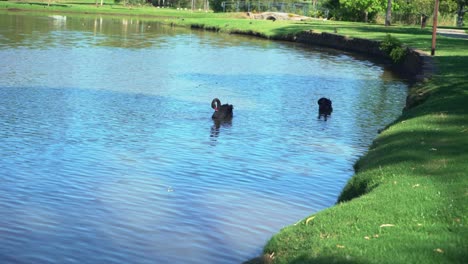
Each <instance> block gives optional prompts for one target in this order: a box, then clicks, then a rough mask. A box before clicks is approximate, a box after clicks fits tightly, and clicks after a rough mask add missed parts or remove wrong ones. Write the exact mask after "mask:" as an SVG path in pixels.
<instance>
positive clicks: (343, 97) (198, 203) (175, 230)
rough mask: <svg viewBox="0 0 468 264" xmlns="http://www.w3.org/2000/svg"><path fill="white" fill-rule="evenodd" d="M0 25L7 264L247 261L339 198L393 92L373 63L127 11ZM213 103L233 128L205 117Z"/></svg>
mask: <svg viewBox="0 0 468 264" xmlns="http://www.w3.org/2000/svg"><path fill="white" fill-rule="evenodd" d="M0 23H1V25H2V27H1V28H0V146H1V147H0V181H1V184H0V215H1V217H0V259H2V262H4V263H241V262H242V261H245V260H247V259H250V258H252V257H255V256H257V255H258V254H260V253H261V251H262V247H263V246H264V244H265V243H266V242H267V241H268V239H269V238H270V237H271V236H272V235H274V234H275V233H276V232H278V231H279V230H280V229H281V228H283V227H285V226H287V225H291V224H294V223H295V222H297V221H299V220H300V219H302V218H304V217H307V216H309V215H310V214H313V213H315V212H317V211H319V210H322V209H324V208H327V207H330V206H332V205H333V204H334V203H335V202H336V200H337V197H338V195H339V194H340V192H341V190H342V189H343V187H344V185H345V184H346V182H347V181H348V180H349V178H350V177H351V176H352V175H353V164H354V162H355V161H356V160H357V159H358V158H359V157H360V156H362V155H363V154H365V152H366V150H367V149H368V147H369V145H370V144H371V142H372V140H373V139H374V138H375V137H376V136H377V131H378V130H379V129H381V128H383V127H384V126H385V125H387V124H388V123H390V122H392V121H393V120H395V119H396V118H397V117H398V116H399V114H400V113H401V111H402V108H403V107H404V104H405V97H406V94H407V89H408V84H407V83H405V82H404V81H402V80H400V79H398V78H397V76H394V75H393V74H392V73H391V72H390V71H388V70H387V69H386V67H385V66H383V65H380V64H378V63H376V62H373V61H370V60H367V59H365V58H361V57H358V56H355V55H352V54H349V53H345V52H340V51H334V50H330V49H323V48H317V47H315V48H314V47H307V46H304V45H299V44H294V43H286V42H274V41H268V40H263V39H256V38H251V37H245V36H236V35H228V34H220V33H212V32H204V31H190V30H188V29H184V28H173V27H168V26H163V25H160V24H158V23H156V22H151V21H145V20H139V19H131V18H126V19H122V18H120V19H117V18H104V17H99V16H68V15H67V16H60V15H49V16H48V15H25V14H21V13H11V14H5V13H3V14H0ZM215 97H217V98H219V99H220V100H221V102H222V103H229V104H232V105H234V118H233V119H232V120H231V121H230V122H223V123H216V122H214V121H213V120H212V119H211V115H212V113H213V109H211V106H210V104H211V100H212V99H213V98H215ZM320 97H327V98H330V99H331V100H332V101H333V108H334V110H333V113H332V114H331V116H330V117H328V118H327V119H326V120H325V119H324V118H318V114H317V111H318V105H317V100H318V99H319V98H320Z"/></svg>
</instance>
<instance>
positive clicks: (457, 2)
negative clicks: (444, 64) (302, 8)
mask: <svg viewBox="0 0 468 264" xmlns="http://www.w3.org/2000/svg"><path fill="white" fill-rule="evenodd" d="M318 2H320V3H321V4H322V6H324V7H327V8H328V9H329V10H330V13H329V14H330V16H332V17H333V18H334V19H336V20H347V21H365V22H368V21H375V20H376V19H377V18H379V17H380V18H381V17H382V16H384V17H385V25H387V26H388V25H391V23H392V20H393V19H396V20H397V21H399V22H403V23H420V21H421V17H422V16H426V17H428V16H431V15H432V13H433V12H434V3H435V0H321V1H320V0H319V1H318ZM466 12H468V0H443V1H440V7H439V13H440V14H442V15H445V16H446V17H452V18H453V17H454V16H455V15H456V16H457V26H462V25H463V19H464V15H465V13H466ZM394 15H395V16H394ZM449 20H450V18H447V21H449ZM452 21H453V20H452Z"/></svg>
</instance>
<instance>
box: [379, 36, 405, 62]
mask: <svg viewBox="0 0 468 264" xmlns="http://www.w3.org/2000/svg"><path fill="white" fill-rule="evenodd" d="M380 50H382V51H384V52H385V53H387V54H388V55H389V56H390V58H391V59H392V61H393V62H394V63H400V62H401V61H402V60H403V59H404V58H405V56H406V53H407V48H406V47H404V46H403V44H402V43H401V41H400V40H399V39H397V38H395V37H392V35H390V34H387V36H385V38H384V40H383V41H382V42H381V43H380Z"/></svg>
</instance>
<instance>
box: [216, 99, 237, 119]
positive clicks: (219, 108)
mask: <svg viewBox="0 0 468 264" xmlns="http://www.w3.org/2000/svg"><path fill="white" fill-rule="evenodd" d="M211 108H213V109H214V110H215V111H214V113H213V115H212V116H211V118H213V119H216V120H221V119H230V118H232V109H233V106H232V105H230V104H223V105H221V101H220V100H219V99H218V98H215V99H213V101H211Z"/></svg>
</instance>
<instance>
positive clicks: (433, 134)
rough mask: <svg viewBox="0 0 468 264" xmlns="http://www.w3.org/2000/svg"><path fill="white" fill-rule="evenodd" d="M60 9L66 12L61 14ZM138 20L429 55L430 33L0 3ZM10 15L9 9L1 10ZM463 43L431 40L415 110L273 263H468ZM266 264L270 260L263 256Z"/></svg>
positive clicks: (279, 246)
mask: <svg viewBox="0 0 468 264" xmlns="http://www.w3.org/2000/svg"><path fill="white" fill-rule="evenodd" d="M62 5H63V6H62ZM23 9H27V10H28V12H58V13H65V12H77V13H87V14H93V13H94V12H95V13H104V14H108V15H126V16H139V17H145V19H154V20H158V21H161V22H163V23H167V24H173V25H180V26H197V27H201V28H209V29H212V30H217V31H221V32H240V33H255V34H258V35H260V36H263V37H268V38H276V37H280V36H283V35H285V34H294V33H297V32H300V31H303V30H311V29H312V30H314V31H318V32H334V31H337V32H338V34H343V35H346V36H350V37H362V38H368V39H377V40H381V39H383V38H384V36H385V35H386V34H387V33H391V34H392V36H395V37H397V38H398V39H400V40H402V41H403V42H404V43H405V44H407V45H409V46H411V47H414V48H418V49H421V50H423V51H426V52H429V51H430V47H431V32H430V30H431V29H430V28H428V29H425V30H421V29H419V28H417V27H399V26H393V27H389V28H385V27H382V26H378V25H369V24H361V23H349V22H334V21H298V22H290V21H276V22H271V21H260V20H249V19H244V18H242V15H241V14H213V13H205V12H190V11H178V10H167V9H164V10H163V9H156V8H148V7H138V8H135V7H134V8H129V7H123V6H111V5H104V6H103V7H98V8H97V7H95V6H94V5H89V4H71V3H56V5H52V6H51V7H47V6H46V5H44V3H42V4H40V5H39V4H33V5H29V4H25V3H20V4H15V3H11V2H0V10H2V12H15V11H19V10H23ZM8 10H9V11H8ZM467 59H468V40H464V39H454V38H447V37H443V36H438V40H437V51H436V56H435V57H434V62H435V64H436V68H437V71H436V73H435V74H434V75H433V77H432V78H431V79H430V80H428V81H426V82H424V83H420V84H417V85H415V86H414V87H413V88H412V90H411V93H412V94H413V95H414V96H415V98H418V99H420V103H419V104H418V105H416V106H415V107H413V108H411V109H407V110H405V111H404V112H403V113H402V115H401V117H400V118H399V119H398V120H396V121H395V122H394V123H393V124H391V125H390V126H389V127H388V128H387V129H385V130H384V131H383V132H382V133H381V134H380V135H379V136H378V137H377V138H376V140H375V141H374V143H373V145H372V146H371V148H370V150H369V151H368V153H367V154H366V155H365V156H364V157H362V158H361V159H360V160H359V161H358V162H357V163H356V165H355V169H356V174H355V175H354V176H353V177H352V178H351V179H350V181H349V183H348V184H347V186H346V187H345V188H344V190H343V191H342V193H341V195H340V197H339V202H338V203H337V205H336V206H333V207H331V208H328V209H326V210H323V211H321V212H318V213H315V214H313V215H311V216H305V218H304V219H303V220H302V221H300V222H298V223H296V224H295V225H291V226H289V227H286V228H284V229H283V230H282V231H281V232H279V233H278V234H277V235H275V236H274V237H273V238H272V239H271V240H270V241H269V242H268V243H267V245H266V246H265V249H264V252H265V253H266V254H268V255H271V254H273V253H274V254H273V261H274V263H463V262H465V261H466V259H468V229H467V227H466V221H467V213H468V177H467V176H468V175H467V174H468V63H467V61H468V60H467ZM265 259H266V261H269V258H265Z"/></svg>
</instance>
